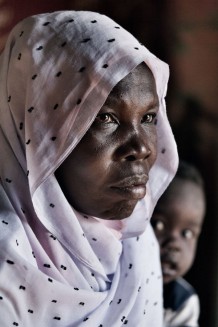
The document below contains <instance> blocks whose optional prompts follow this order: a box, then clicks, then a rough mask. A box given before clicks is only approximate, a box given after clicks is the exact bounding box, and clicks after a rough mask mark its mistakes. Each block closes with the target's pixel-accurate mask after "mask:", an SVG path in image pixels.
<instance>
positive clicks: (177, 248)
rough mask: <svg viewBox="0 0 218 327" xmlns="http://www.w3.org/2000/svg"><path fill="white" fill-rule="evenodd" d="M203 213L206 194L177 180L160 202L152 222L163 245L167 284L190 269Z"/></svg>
mask: <svg viewBox="0 0 218 327" xmlns="http://www.w3.org/2000/svg"><path fill="white" fill-rule="evenodd" d="M204 213H205V200H204V195H203V191H202V189H201V188H200V186H198V185H196V184H195V183H193V182H191V181H187V180H182V179H180V178H175V179H174V180H173V182H172V183H171V185H170V186H169V188H168V189H167V191H166V192H165V193H164V195H163V196H162V197H161V199H160V200H159V202H158V204H157V206H156V208H155V211H154V213H153V217H152V220H151V222H152V225H153V228H154V231H155V234H156V236H157V239H158V241H159V244H160V251H161V264H162V271H163V280H164V283H169V282H170V281H172V280H175V279H176V278H178V277H180V276H183V275H184V274H185V273H186V272H187V271H188V270H189V268H190V267H191V265H192V263H193V260H194V257H195V251H196V246H197V241H198V237H199V234H200V231H201V226H202V221H203V217H204Z"/></svg>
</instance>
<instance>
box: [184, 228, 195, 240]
mask: <svg viewBox="0 0 218 327" xmlns="http://www.w3.org/2000/svg"><path fill="white" fill-rule="evenodd" d="M182 235H183V237H184V238H186V239H187V240H191V239H192V238H194V233H193V231H192V230H191V229H185V230H183V232H182Z"/></svg>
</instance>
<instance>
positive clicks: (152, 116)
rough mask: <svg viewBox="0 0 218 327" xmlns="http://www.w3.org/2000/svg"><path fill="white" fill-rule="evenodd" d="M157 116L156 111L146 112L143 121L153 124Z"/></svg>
mask: <svg viewBox="0 0 218 327" xmlns="http://www.w3.org/2000/svg"><path fill="white" fill-rule="evenodd" d="M155 117H156V113H151V114H146V115H145V116H144V117H143V118H142V123H143V124H151V123H153V122H154V120H155Z"/></svg>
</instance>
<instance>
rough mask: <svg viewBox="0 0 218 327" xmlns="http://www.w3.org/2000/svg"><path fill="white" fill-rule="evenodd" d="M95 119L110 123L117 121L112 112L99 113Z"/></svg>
mask: <svg viewBox="0 0 218 327" xmlns="http://www.w3.org/2000/svg"><path fill="white" fill-rule="evenodd" d="M95 120H96V121H97V122H99V123H103V124H110V123H114V122H115V119H114V118H113V116H112V115H111V114H99V115H97V116H96V118H95Z"/></svg>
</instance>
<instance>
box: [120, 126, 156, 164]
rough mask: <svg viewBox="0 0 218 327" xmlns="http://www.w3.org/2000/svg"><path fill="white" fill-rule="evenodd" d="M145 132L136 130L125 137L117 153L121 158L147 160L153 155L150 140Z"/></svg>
mask: <svg viewBox="0 0 218 327" xmlns="http://www.w3.org/2000/svg"><path fill="white" fill-rule="evenodd" d="M147 138H148V136H147V137H146V135H145V133H140V132H136V131H134V133H131V134H128V135H127V137H126V138H123V142H122V144H121V145H120V146H119V147H118V149H117V151H116V155H117V156H118V158H119V159H120V160H125V161H136V160H145V159H147V158H148V157H149V156H150V155H151V152H152V151H151V148H150V146H149V140H148V139H147Z"/></svg>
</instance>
